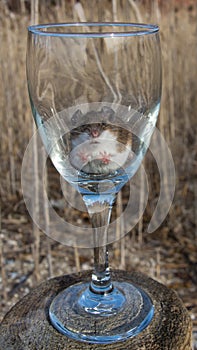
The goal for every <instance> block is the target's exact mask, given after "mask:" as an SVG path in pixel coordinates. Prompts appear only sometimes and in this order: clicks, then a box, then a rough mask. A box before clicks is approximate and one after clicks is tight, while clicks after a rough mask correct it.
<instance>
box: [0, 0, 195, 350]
mask: <svg viewBox="0 0 197 350" xmlns="http://www.w3.org/2000/svg"><path fill="white" fill-rule="evenodd" d="M85 20H87V21H124V22H138V23H140V22H141V23H142V22H144V23H157V24H159V26H160V30H161V47H162V62H163V93H162V101H161V112H160V115H159V120H158V124H157V126H158V128H159V130H160V131H161V133H162V134H163V136H164V137H165V140H166V142H167V143H168V146H169V148H170V150H171V152H172V156H173V160H174V163H175V170H176V190H175V196H174V200H173V204H172V206H171V208H170V211H169V214H168V216H167V217H166V219H165V221H164V222H163V223H162V225H161V226H160V227H159V229H157V230H156V231H155V232H153V233H151V234H147V231H146V230H147V226H148V223H149V221H150V218H151V216H152V213H153V212H154V208H155V206H156V203H157V200H158V196H159V190H160V177H159V172H158V169H157V165H156V164H155V161H154V158H153V156H152V155H151V153H148V154H147V155H146V157H145V160H144V164H143V165H144V167H145V169H146V173H147V175H148V179H149V200H148V204H147V207H146V210H145V212H144V216H143V218H142V219H141V220H140V222H139V223H138V224H137V225H136V226H135V228H134V229H133V230H132V231H131V232H129V233H128V234H127V235H126V236H125V237H124V238H122V239H121V240H119V241H117V242H115V243H113V244H111V247H110V264H111V267H112V268H121V269H126V270H128V271H131V270H136V271H141V272H143V273H146V274H147V275H149V276H150V277H153V278H154V279H156V280H158V281H159V282H161V283H164V284H165V285H167V286H169V287H170V288H173V289H174V290H176V291H177V293H178V295H179V296H180V297H181V299H182V300H183V302H184V304H185V306H186V307H187V308H188V310H189V312H190V315H191V318H192V320H193V325H194V327H193V348H194V349H197V298H196V295H197V288H196V285H197V265H196V264H197V232H196V223H197V183H196V174H197V172H196V169H197V139H196V131H197V130H196V128H197V122H196V120H197V114H196V111H197V68H196V62H197V0H171V1H165V0H136V1H134V0H102V1H101V0H100V1H99V0H86V1H85V0H81V1H75V0H31V1H30V0H0V42H1V54H0V77H1V92H0V126H1V127H0V130H1V142H0V164H1V171H0V191H1V192H0V193H1V194H0V210H1V212H0V226H1V233H0V266H1V276H0V296H1V298H0V300H1V302H0V304H1V308H0V319H2V317H3V316H4V314H5V313H6V312H7V311H8V310H9V309H10V307H11V306H12V305H14V304H15V303H16V302H17V301H18V300H19V299H20V298H21V297H23V296H24V295H25V294H26V293H28V292H29V291H30V290H31V289H32V288H33V287H35V286H36V285H37V284H38V283H40V282H41V281H43V280H46V279H47V278H50V277H53V276H57V275H61V274H66V273H72V272H76V271H79V270H82V269H83V270H85V269H90V268H91V267H92V263H93V261H92V251H91V250H90V249H79V248H77V247H74V248H73V247H66V246H62V245H60V244H59V243H57V242H55V241H52V240H50V239H49V238H48V237H47V236H45V235H44V234H43V233H42V232H40V231H39V230H38V228H37V227H36V226H35V225H34V224H33V222H32V220H31V218H30V216H29V214H28V212H27V210H26V207H25V204H24V201H23V195H22V189H21V164H22V159H23V155H24V152H25V149H26V147H27V145H28V142H29V140H30V138H31V136H32V134H33V130H34V126H33V118H32V115H31V110H30V105H29V99H28V93H27V85H26V68H25V56H26V36H27V30H26V28H27V26H28V25H29V24H33V23H46V22H50V23H52V22H65V21H67V22H69V21H70V22H73V21H85ZM38 151H39V150H38ZM162 157H164V158H165V155H162ZM165 166H166V167H167V165H166V164H165V162H164V174H165ZM166 175H167V171H166ZM47 181H48V195H49V198H50V201H51V203H52V204H53V206H54V208H55V210H56V211H57V212H58V213H59V215H60V216H62V217H64V218H65V219H68V218H69V220H71V221H73V222H74V223H76V222H77V223H78V225H83V223H85V222H87V220H88V217H87V214H86V213H83V212H79V211H77V210H76V209H73V208H67V209H65V208H64V206H63V204H62V203H63V202H62V197H63V194H62V192H61V187H60V179H59V175H58V174H57V172H56V170H55V169H54V168H53V166H52V164H51V163H50V162H48V179H47ZM127 195H128V187H127V186H126V187H125V189H124V190H123V192H122V193H121V194H120V195H119V197H118V200H117V204H116V207H115V209H114V214H113V215H114V216H115V215H116V216H117V215H120V213H121V212H122V211H123V210H124V205H125V203H126V198H127ZM120 229H121V227H117V237H118V235H119V233H118V230H120Z"/></svg>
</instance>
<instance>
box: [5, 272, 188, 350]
mask: <svg viewBox="0 0 197 350" xmlns="http://www.w3.org/2000/svg"><path fill="white" fill-rule="evenodd" d="M90 277H91V272H90V271H88V272H82V273H78V274H72V275H65V276H62V277H57V278H53V279H50V280H48V281H46V282H43V283H42V284H41V285H40V286H38V287H37V288H35V289H34V290H33V291H32V292H30V293H29V294H28V295H26V296H25V297H24V298H23V299H21V300H20V301H19V302H18V303H17V304H16V305H15V306H14V307H13V308H12V309H11V310H10V311H9V312H8V313H7V314H6V316H5V317H4V319H3V321H2V323H1V326H0V349H1V350H5V349H6V350H8V349H9V350H41V349H46V350H49V349H50V350H65V349H68V350H71V349H73V350H79V349H83V350H90V349H91V350H93V349H94V350H101V349H108V350H110V349H113V350H191V332H192V326H191V319H190V317H189V315H188V312H187V310H186V308H185V307H184V305H183V304H182V301H181V300H180V299H179V298H178V297H177V295H176V293H175V292H174V291H173V290H171V289H168V288H167V287H165V286H164V285H162V284H160V283H158V282H157V281H155V280H153V279H151V278H149V277H147V276H145V275H143V274H141V273H133V272H132V273H131V272H125V271H113V272H112V278H113V280H119V281H123V280H124V281H127V282H129V281H130V282H132V283H135V284H137V285H138V286H139V287H141V288H143V289H144V290H145V291H146V292H147V293H148V294H149V296H150V297H151V298H152V301H153V303H154V306H155V314H154V318H153V320H152V322H151V324H150V325H149V326H148V327H147V328H146V329H145V330H144V331H143V332H142V333H140V334H139V335H137V336H136V337H133V338H130V339H128V340H126V341H125V342H117V343H113V344H107V345H100V344H99V345H98V344H97V345H96V344H88V343H82V342H77V341H74V340H71V339H68V338H67V337H66V336H64V335H62V334H60V333H59V332H58V331H57V330H55V329H54V328H53V326H52V325H51V324H50V321H49V316H48V310H49V305H50V303H51V301H52V299H53V298H54V297H55V296H56V295H57V294H58V293H59V292H60V291H62V290H63V289H64V288H66V287H68V286H69V285H72V284H74V283H77V282H80V281H81V280H85V281H88V280H90Z"/></svg>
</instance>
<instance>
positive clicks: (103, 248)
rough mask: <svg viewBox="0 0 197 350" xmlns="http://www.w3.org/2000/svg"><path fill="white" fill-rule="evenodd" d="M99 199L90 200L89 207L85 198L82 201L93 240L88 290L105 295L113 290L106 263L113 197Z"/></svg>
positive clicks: (107, 196) (107, 262) (107, 263)
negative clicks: (88, 219)
mask: <svg viewBox="0 0 197 350" xmlns="http://www.w3.org/2000/svg"><path fill="white" fill-rule="evenodd" d="M85 197H86V196H85ZM91 197H93V196H91ZM101 197H102V198H98V196H97V200H96V201H95V202H93V200H91V205H87V201H86V200H85V198H84V201H85V203H86V206H87V209H88V213H89V216H90V220H91V223H92V228H93V239H94V269H93V273H92V280H91V283H90V290H91V291H92V292H94V293H96V294H107V293H109V292H111V291H112V290H113V285H112V282H111V276H110V271H109V261H108V226H109V223H110V218H111V212H112V208H113V203H114V201H115V195H106V198H105V197H104V196H103V195H102V196H101ZM101 199H102V200H101ZM88 202H89V201H88Z"/></svg>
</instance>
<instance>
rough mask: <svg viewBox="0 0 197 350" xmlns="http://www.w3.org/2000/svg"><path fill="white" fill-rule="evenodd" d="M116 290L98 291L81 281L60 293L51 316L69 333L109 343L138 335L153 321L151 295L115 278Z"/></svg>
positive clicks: (55, 324)
mask: <svg viewBox="0 0 197 350" xmlns="http://www.w3.org/2000/svg"><path fill="white" fill-rule="evenodd" d="M113 286H114V288H113V291H112V292H110V293H108V294H106V295H102V294H95V293H93V292H91V290H90V289H89V283H78V284H75V285H72V286H70V287H68V288H67V289H65V290H63V291H62V292H61V293H59V294H58V295H57V296H56V297H55V298H54V300H53V301H52V303H51V305H50V308H49V316H50V320H51V323H52V324H53V326H54V327H55V328H56V329H57V330H58V331H59V332H61V333H62V334H64V335H66V336H67V337H70V338H73V339H75V340H78V341H84V342H89V343H98V344H107V343H112V342H117V341H123V340H125V339H127V338H130V337H133V336H136V335H137V334H139V333H140V332H141V331H143V330H144V329H145V328H146V327H147V326H148V325H149V323H150V322H151V320H152V318H153V315H154V306H153V303H152V301H151V299H150V298H149V296H148V295H147V294H146V293H145V292H144V291H143V290H142V289H140V288H138V287H137V286H134V285H132V284H130V283H127V282H114V283H113Z"/></svg>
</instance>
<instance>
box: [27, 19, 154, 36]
mask: <svg viewBox="0 0 197 350" xmlns="http://www.w3.org/2000/svg"><path fill="white" fill-rule="evenodd" d="M96 26H97V27H100V28H101V27H109V28H110V27H113V29H112V30H111V31H109V32H105V31H104V32H99V31H92V32H91V31H90V29H89V30H87V31H86V32H82V31H81V32H74V31H73V32H68V31H66V28H67V27H74V28H75V27H83V28H85V27H88V28H91V27H96ZM58 27H59V28H60V27H62V28H65V31H63V32H55V31H50V30H49V31H45V30H46V29H50V28H51V29H52V28H53V29H54V28H58ZM114 27H117V28H120V27H122V28H125V27H128V29H129V28H130V30H126V31H123V30H122V31H116V30H115V28H114ZM27 29H28V32H29V33H31V34H36V35H43V36H55V37H68V38H69V37H70V38H71V37H84V38H106V37H111V38H112V37H130V36H140V35H150V34H155V33H157V32H159V26H158V25H157V24H144V23H126V22H67V23H66V22H65V23H46V24H36V25H30V26H28V28H27Z"/></svg>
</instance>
